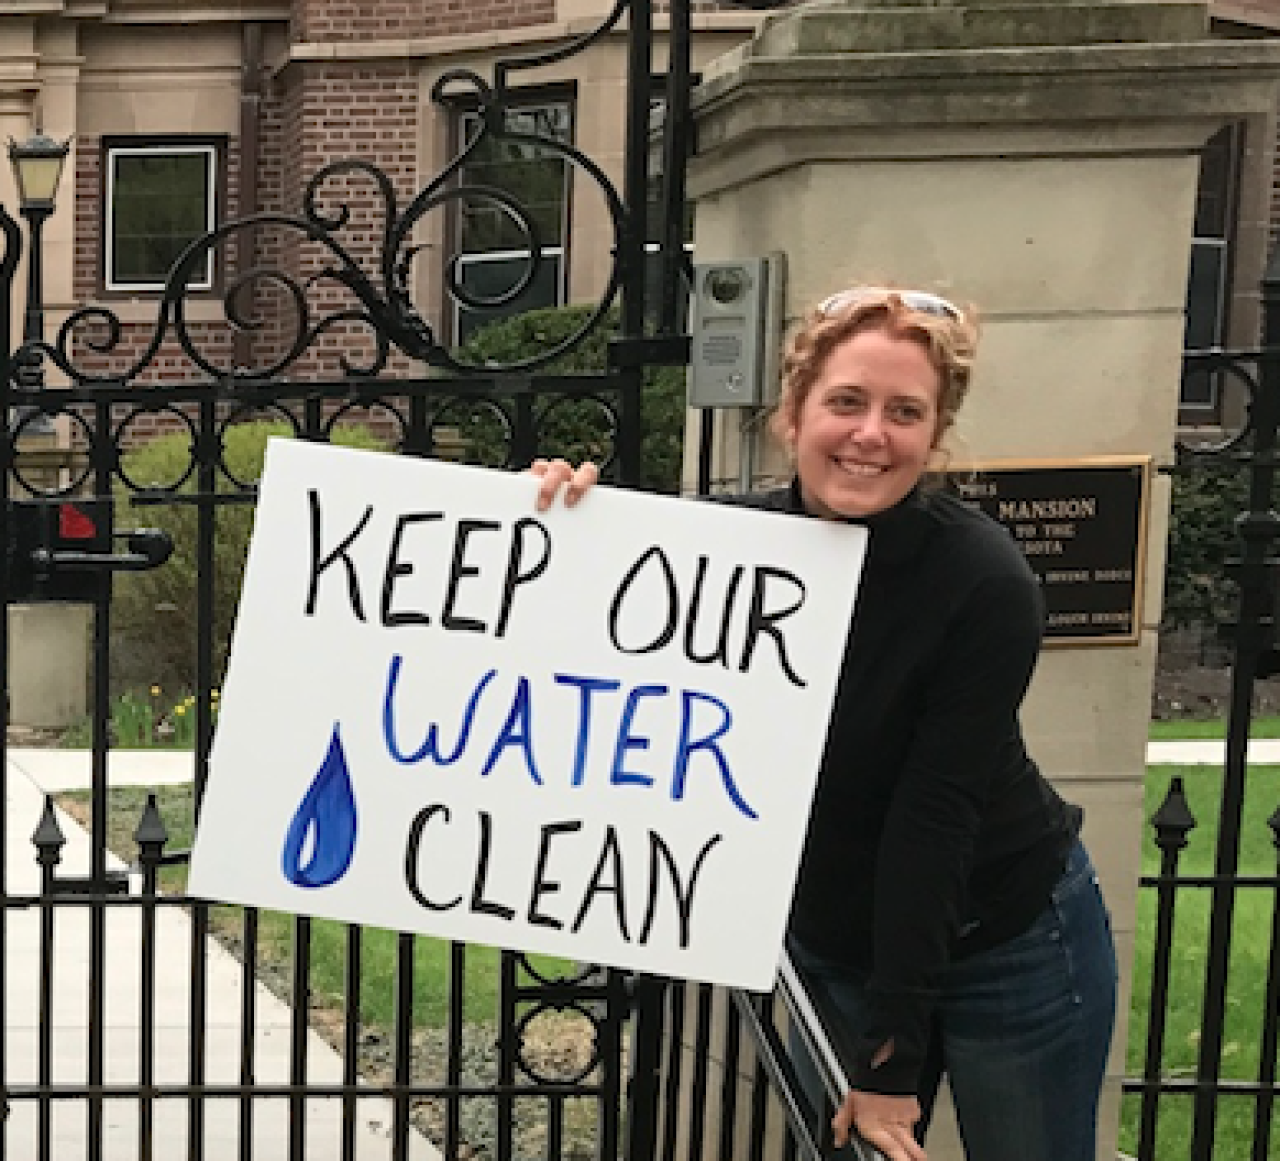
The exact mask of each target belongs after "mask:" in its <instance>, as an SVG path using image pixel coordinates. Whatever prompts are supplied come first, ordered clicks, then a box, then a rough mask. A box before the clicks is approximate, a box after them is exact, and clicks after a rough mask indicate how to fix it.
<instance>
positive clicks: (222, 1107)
mask: <svg viewBox="0 0 1280 1161" xmlns="http://www.w3.org/2000/svg"><path fill="white" fill-rule="evenodd" d="M108 771H109V784H111V785H125V784H136V785H147V786H152V785H160V784H164V783H180V782H184V781H190V780H191V778H192V776H193V765H192V759H191V755H189V754H182V753H173V752H162V751H145V752H128V751H122V752H117V753H114V754H112V756H111V761H110V764H109V766H108ZM88 773H89V760H88V756H87V755H86V754H84V753H78V752H75V751H59V750H18V749H14V750H10V751H9V768H8V776H7V779H6V786H5V789H6V793H5V820H6V834H5V839H6V844H7V846H6V852H7V866H6V868H5V875H6V884H7V893H8V895H9V896H11V897H12V896H23V895H35V894H37V893H38V891H39V884H40V876H39V868H38V867H37V865H36V861H35V848H34V847H33V846H32V843H31V835H32V832H33V831H34V830H35V828H36V825H37V823H38V822H39V819H40V815H41V811H42V809H43V804H44V793H45V792H46V791H49V792H53V791H57V790H62V789H68V788H72V787H75V786H85V785H87V784H88ZM59 821H60V824H61V826H62V830H63V833H64V834H65V836H66V838H67V844H66V846H65V847H64V848H63V852H62V853H63V860H62V864H61V867H60V870H61V871H63V872H65V873H67V874H71V875H77V874H85V873H87V871H88V869H89V857H90V848H89V840H88V836H87V835H86V834H85V832H84V831H83V830H82V829H81V828H80V827H79V826H78V825H76V823H75V822H74V821H73V820H71V819H70V818H68V817H67V816H65V815H60V818H59ZM116 865H117V866H118V865H119V864H116ZM46 916H48V917H49V920H51V921H52V922H53V943H52V954H45V953H46V952H47V951H48V950H49V949H48V948H47V947H45V946H44V944H45V938H44V937H45V934H46V933H44V932H42V922H45V921H49V920H46ZM54 916H56V918H54ZM0 922H4V923H5V925H6V926H5V938H6V943H5V950H4V956H5V960H4V967H5V996H4V1014H5V1020H4V1024H5V1028H4V1036H5V1041H4V1047H5V1080H6V1082H7V1084H8V1085H9V1086H10V1087H11V1088H12V1087H20V1086H25V1085H34V1084H35V1083H36V1082H37V1079H38V1077H39V1067H40V1058H39V1050H40V1043H41V1039H42V1037H46V1036H47V1038H48V1042H49V1044H50V1047H51V1050H52V1059H51V1062H50V1063H51V1075H52V1079H53V1081H54V1083H55V1084H56V1083H64V1084H72V1085H83V1084H85V1083H86V1081H87V1060H88V1053H89V1037H88V1033H87V1028H88V1026H89V1016H88V1003H89V981H90V973H91V970H92V968H91V965H92V957H91V942H90V910H89V908H87V907H75V906H58V907H57V908H56V909H52V910H50V911H42V910H41V909H40V908H39V907H38V906H31V907H25V908H23V907H19V908H9V909H6V910H5V911H4V912H3V915H2V916H0ZM103 923H104V936H105V938H104V946H105V963H104V965H103V986H104V991H105V996H106V1000H105V1009H104V1010H105V1019H104V1020H103V1029H102V1037H103V1049H104V1061H105V1065H104V1068H105V1079H106V1083H107V1084H117V1085H121V1086H127V1087H133V1088H136V1087H138V1085H139V1078H140V1067H141V1064H140V1062H141V1059H142V1040H143V1037H142V1023H143V1016H142V988H141V965H142V951H141V948H142V927H141V925H142V910H141V908H137V907H117V908H110V907H108V908H106V913H105V917H104V919H103ZM195 956H203V959H204V964H205V971H206V979H207V1000H206V1003H205V1005H204V1010H205V1021H204V1028H205V1038H206V1040H205V1043H206V1047H205V1052H204V1057H203V1069H204V1083H206V1084H210V1085H233V1084H237V1083H239V1082H240V1078H241V1073H242V1055H241V1053H242V1048H241V1041H242V1038H243V1037H242V1033H243V1031H244V1029H243V1025H242V1012H243V1010H244V1006H245V1004H244V999H245V997H244V992H243V987H244V981H243V972H242V969H241V966H240V964H239V962H238V961H237V960H236V959H234V958H233V957H232V956H231V955H230V954H228V953H227V952H226V951H225V950H223V948H222V947H221V946H220V945H219V944H217V943H216V942H214V941H212V940H208V941H206V942H205V944H204V945H203V946H202V947H201V946H197V945H195V942H194V940H193V937H192V929H191V923H190V920H189V917H188V915H187V913H186V911H185V910H183V909H181V908H178V907H161V908H158V909H157V911H156V931H155V963H156V965H157V972H156V986H155V993H154V1004H155V1008H154V1015H153V1017H152V1022H153V1028H154V1033H153V1035H152V1037H151V1047H152V1049H153V1051H154V1080H155V1082H156V1083H158V1084H164V1083H170V1084H181V1083H186V1082H187V1081H188V1079H189V1077H190V1075H191V1072H190V1060H189V1054H190V1050H191V1049H190V1045H191V1039H192V1038H191V1027H192V1019H191V988H192V977H193V971H192V968H193V963H194V957H195ZM42 982H45V983H47V984H48V985H49V986H50V987H51V993H52V1002H51V1005H50V1011H49V1018H48V1019H47V1020H42V1019H41V1015H40V988H41V984H42ZM252 998H253V1006H254V1008H255V1009H256V1010H255V1013H254V1017H253V1025H252V1026H253V1036H252V1044H253V1062H252V1073H251V1075H252V1077H253V1079H254V1081H255V1082H256V1083H259V1084H264V1085H276V1084H285V1083H288V1082H289V1081H290V1061H291V1055H292V1053H291V1043H292V1033H291V1020H290V1010H289V1008H288V1007H287V1006H286V1005H285V1004H283V1003H281V1002H280V1001H279V1000H277V999H276V998H275V996H274V995H272V993H271V992H270V991H268V990H267V989H266V988H265V987H263V986H262V985H261V984H257V985H255V986H254V991H253V997H252ZM303 1079H305V1081H307V1082H308V1083H313V1084H325V1083H327V1084H335V1083H338V1082H340V1081H341V1079H342V1061H341V1059H340V1058H339V1057H338V1055H337V1054H336V1053H335V1052H334V1051H333V1050H332V1049H331V1048H330V1047H329V1046H328V1044H327V1043H326V1042H325V1041H324V1040H323V1039H321V1038H320V1037H319V1036H318V1035H316V1034H315V1033H314V1032H308V1033H307V1036H306V1060H305V1073H304V1076H303ZM140 1103H141V1102H140V1101H139V1100H138V1099H137V1098H136V1097H135V1098H130V1099H118V1100H109V1101H106V1102H105V1104H104V1106H103V1107H104V1116H103V1120H104V1128H103V1133H102V1142H103V1152H102V1157H103V1161H136V1159H137V1158H138V1156H139V1155H140V1154H139V1108H140ZM153 1108H154V1126H155V1128H154V1141H155V1143H156V1150H157V1151H156V1156H157V1157H168V1156H177V1155H178V1154H179V1153H181V1154H182V1155H184V1156H185V1149H186V1141H187V1131H188V1112H189V1106H188V1102H187V1101H186V1100H184V1099H174V1098H169V1099H165V1100H157V1101H155V1102H154V1104H153ZM306 1108H307V1112H306V1128H305V1148H304V1155H305V1156H306V1158H307V1161H338V1158H340V1157H341V1156H342V1124H343V1109H342V1104H341V1101H340V1100H338V1099H336V1098H312V1099H308V1101H307V1105H306ZM86 1111H87V1106H86V1103H85V1102H84V1101H82V1100H78V1099H77V1100H66V1101H58V1102H54V1103H53V1105H52V1113H51V1122H52V1134H51V1142H50V1153H49V1156H50V1157H51V1158H52V1159H54V1161H57V1159H59V1158H63V1157H67V1158H70V1157H85V1156H88V1153H87V1151H86V1135H87V1124H86V1121H87V1117H86ZM240 1113H241V1109H240V1102H239V1101H237V1100H236V1099H234V1098H227V1097H221V1098H210V1099H208V1100H206V1101H205V1102H204V1112H203V1116H204V1122H205V1124H204V1133H203V1137H204V1142H205V1153H204V1155H205V1156H207V1157H209V1158H223V1157H236V1156H239V1155H240V1152H239V1145H240V1124H239V1122H240ZM37 1118H38V1107H37V1105H36V1103H35V1102H34V1101H32V1100H29V1099H28V1100H18V1099H13V1100H11V1101H10V1106H9V1116H8V1118H7V1120H6V1121H5V1122H4V1124H3V1126H2V1127H0V1157H11V1158H14V1159H15V1161H16V1159H19V1158H21V1159H23V1161H26V1159H28V1158H30V1159H32V1161H34V1159H35V1158H37V1157H38V1156H39V1153H38V1151H37V1124H38V1121H37ZM354 1119H355V1121H356V1125H355V1137H356V1152H355V1154H354V1156H355V1158H356V1159H357V1161H388V1159H389V1158H390V1157H391V1155H392V1145H391V1135H390V1134H391V1126H392V1124H393V1117H392V1107H391V1104H390V1102H389V1101H387V1100H386V1099H385V1098H383V1097H381V1096H377V1095H373V1094H371V1095H370V1096H368V1097H361V1098H360V1100H359V1102H358V1104H357V1108H356V1113H355V1118H354ZM290 1130H291V1126H290V1115H289V1105H288V1103H287V1101H285V1100H282V1099H270V1100H268V1099H260V1100H255V1101H254V1102H253V1122H252V1129H251V1134H252V1141H253V1152H252V1156H253V1157H254V1158H255V1161H285V1159H286V1158H288V1157H290V1156H291V1155H293V1154H291V1152H290V1148H289V1142H290ZM409 1156H410V1158H412V1159H413V1161H436V1159H437V1158H438V1157H439V1153H438V1152H437V1151H436V1149H435V1148H433V1147H432V1145H431V1144H430V1143H429V1142H428V1141H427V1140H426V1139H425V1138H424V1137H422V1136H420V1135H418V1134H416V1133H414V1134H411V1137H410V1148H409Z"/></svg>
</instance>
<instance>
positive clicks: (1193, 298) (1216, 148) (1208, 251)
mask: <svg viewBox="0 0 1280 1161" xmlns="http://www.w3.org/2000/svg"><path fill="white" fill-rule="evenodd" d="M1242 137H1243V126H1242V125H1240V124H1235V125H1228V126H1226V127H1225V128H1223V129H1220V130H1219V131H1218V132H1217V133H1215V134H1214V135H1213V136H1212V137H1211V138H1210V139H1209V141H1208V143H1207V144H1206V145H1205V147H1204V150H1203V151H1202V153H1201V155H1200V183H1199V186H1198V187H1197V191H1196V217H1195V234H1194V237H1193V238H1192V241H1191V271H1190V275H1189V277H1188V280H1187V320H1186V332H1185V336H1184V345H1185V346H1186V348H1187V349H1188V350H1193V351H1199V350H1205V349H1206V348H1209V347H1216V346H1221V345H1222V344H1223V343H1224V342H1225V341H1226V336H1227V318H1228V305H1229V303H1230V295H1231V247H1232V245H1233V242H1234V239H1235V224H1236V196H1237V191H1238V188H1239V173H1240V152H1241V139H1242ZM1219 379H1220V376H1219V375H1218V374H1215V373H1210V372H1206V371H1189V372H1187V373H1186V374H1184V375H1183V377H1182V390H1181V394H1180V396H1179V402H1178V407H1179V412H1180V416H1179V417H1180V419H1181V420H1182V422H1184V423H1213V422H1216V421H1217V419H1218V413H1219V408H1220V403H1221V384H1220V382H1219Z"/></svg>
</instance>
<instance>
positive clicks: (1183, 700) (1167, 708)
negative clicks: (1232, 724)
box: [1151, 631, 1280, 721]
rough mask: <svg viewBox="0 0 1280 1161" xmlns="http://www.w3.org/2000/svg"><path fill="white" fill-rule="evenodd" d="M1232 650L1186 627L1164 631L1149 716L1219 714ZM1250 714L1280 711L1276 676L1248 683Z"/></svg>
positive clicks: (1227, 693) (1227, 697)
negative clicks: (1173, 632) (1174, 631)
mask: <svg viewBox="0 0 1280 1161" xmlns="http://www.w3.org/2000/svg"><path fill="white" fill-rule="evenodd" d="M1231 662H1232V657H1231V652H1230V650H1229V649H1228V648H1226V647H1224V646H1223V645H1221V644H1219V643H1218V642H1216V641H1213V640H1209V639H1205V638H1202V637H1200V636H1199V635H1196V634H1193V633H1191V632H1189V631H1184V632H1182V633H1178V634H1166V636H1165V637H1163V638H1162V639H1161V642H1160V652H1159V654H1158V656H1157V659H1156V674H1155V685H1154V692H1153V696H1152V699H1151V716H1152V717H1153V718H1155V719H1157V720H1160V721H1169V720H1173V719H1178V718H1197V719H1198V718H1223V717H1226V716H1227V710H1228V707H1229V705H1230V701H1231V682H1232V668H1231ZM1253 712H1254V714H1255V715H1263V714H1280V677H1276V678H1269V679H1267V680H1265V681H1257V682H1255V683H1254V687H1253Z"/></svg>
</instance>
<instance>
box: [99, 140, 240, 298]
mask: <svg viewBox="0 0 1280 1161" xmlns="http://www.w3.org/2000/svg"><path fill="white" fill-rule="evenodd" d="M219 154H220V149H219V146H218V144H217V143H215V142H209V141H204V142H193V141H190V140H188V141H171V142H154V141H149V142H136V141H132V142H127V143H126V142H118V141H117V142H107V143H106V144H105V147H104V155H103V169H104V197H103V202H102V204H103V207H104V208H103V231H102V237H103V258H104V261H103V270H104V278H103V281H104V284H105V286H106V289H107V290H108V291H126V292H136V291H156V290H162V289H164V284H165V281H166V279H167V278H168V275H169V271H170V269H171V268H172V266H173V264H174V262H175V261H176V260H177V258H178V256H179V255H180V254H181V253H182V252H183V250H185V249H186V247H187V245H188V244H189V243H190V242H192V241H193V240H194V239H196V238H199V237H201V236H202V235H204V234H206V233H208V232H209V231H210V230H213V229H214V228H215V227H216V226H217V221H218V175H219V168H220V167H219ZM216 276H217V271H216V269H215V265H214V256H213V253H212V252H209V253H206V254H205V255H203V257H202V258H201V260H200V261H199V262H197V263H196V265H195V266H194V268H193V269H192V271H191V276H190V278H189V279H188V281H187V288H188V289H190V290H212V289H213V288H214V285H215V282H216Z"/></svg>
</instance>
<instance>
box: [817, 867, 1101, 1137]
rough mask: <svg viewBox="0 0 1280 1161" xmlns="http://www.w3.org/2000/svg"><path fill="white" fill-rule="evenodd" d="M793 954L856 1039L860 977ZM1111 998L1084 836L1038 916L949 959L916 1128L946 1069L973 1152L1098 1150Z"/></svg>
mask: <svg viewBox="0 0 1280 1161" xmlns="http://www.w3.org/2000/svg"><path fill="white" fill-rule="evenodd" d="M792 958H793V959H794V961H795V964H796V967H797V969H798V970H799V972H800V974H801V976H802V977H803V979H804V980H805V983H806V985H807V986H808V988H809V990H810V992H811V994H812V999H813V1001H814V1003H815V1005H816V1006H817V1007H818V1008H819V1010H821V1011H824V1012H826V1013H830V1014H831V1015H829V1016H828V1019H829V1020H833V1021H838V1022H839V1024H840V1025H841V1027H840V1029H839V1031H840V1032H841V1033H843V1034H845V1035H847V1036H848V1038H849V1043H853V1042H856V1040H857V1037H858V1030H859V1027H860V1024H861V1020H862V1005H863V1000H862V994H863V984H864V982H865V981H864V980H862V979H860V978H859V976H858V973H857V972H856V971H853V970H851V969H850V968H848V967H847V966H845V965H843V964H837V963H833V962H831V961H829V960H824V959H822V958H821V957H819V956H815V955H813V954H812V953H810V952H807V951H806V950H805V949H804V948H803V947H798V946H796V947H793V949H792ZM1115 1003H1116V958H1115V949H1114V946H1113V944H1112V941H1111V926H1110V921H1109V919H1108V916H1107V910H1106V906H1105V905H1104V903H1103V900H1102V894H1101V892H1100V891H1099V889H1098V880H1097V875H1096V874H1095V872H1094V869H1093V865H1092V863H1091V862H1090V861H1089V856H1088V854H1087V852H1086V851H1085V849H1084V846H1083V845H1082V844H1080V843H1077V844H1076V845H1075V847H1074V848H1073V850H1072V851H1071V854H1070V856H1069V858H1068V862H1067V868H1066V870H1065V871H1064V873H1063V875H1062V878H1061V879H1060V880H1059V882H1058V885H1057V887H1056V888H1055V889H1054V892H1053V896H1052V898H1051V900H1050V903H1049V906H1048V907H1046V908H1045V910H1044V911H1043V912H1042V913H1041V914H1040V916H1039V918H1037V919H1036V921H1035V922H1034V923H1033V924H1032V925H1031V927H1029V928H1028V929H1027V930H1026V931H1024V932H1023V933H1022V934H1021V935H1019V936H1017V937H1016V938H1014V939H1011V940H1009V941H1008V942H1007V943H1003V944H1001V945H999V946H998V947H994V948H992V949H991V950H989V951H984V952H979V953H978V954H976V955H973V956H970V957H968V958H966V959H962V960H957V961H956V962H955V963H953V964H952V965H951V966H950V967H949V968H948V969H947V972H946V975H945V976H944V979H943V984H942V989H941V995H940V997H939V1001H938V1006H937V1009H936V1014H935V1019H934V1026H933V1028H932V1030H931V1036H930V1049H929V1054H928V1059H927V1061H926V1066H925V1069H924V1071H923V1073H922V1075H921V1083H920V1093H919V1098H920V1104H921V1107H922V1108H923V1109H924V1110H925V1113H924V1121H923V1122H922V1130H921V1136H923V1126H924V1125H927V1123H928V1118H929V1116H930V1113H931V1112H932V1108H933V1102H934V1098H935V1097H936V1096H937V1091H938V1085H939V1084H940V1082H941V1079H942V1076H943V1074H944V1073H945V1074H946V1076H947V1080H948V1082H949V1084H950V1086H951V1095H952V1100H953V1102H954V1105H955V1111H956V1119H957V1121H958V1122H959V1125H960V1133H961V1136H962V1138H963V1140H964V1147H965V1155H966V1156H967V1157H969V1158H970V1159H971V1161H1095V1157H1096V1150H1097V1145H1096V1141H1097V1112H1098V1094H1099V1091H1100V1089H1101V1087H1102V1080H1103V1076H1104V1075H1105V1072H1106V1060H1107V1050H1108V1048H1109V1046H1110V1043H1111V1033H1112V1029H1113V1026H1114V1022H1115ZM843 1038H844V1037H843V1036H841V1037H840V1039H843ZM796 1066H797V1071H798V1072H799V1073H800V1075H801V1077H802V1079H803V1080H804V1083H805V1086H806V1088H807V1089H808V1090H809V1093H810V1096H811V1097H813V1098H814V1101H813V1103H814V1104H815V1105H816V1107H819V1108H821V1107H823V1106H822V1101H821V1100H820V1099H818V1098H819V1093H820V1089H819V1088H818V1081H817V1075H816V1073H815V1072H814V1071H813V1070H812V1068H811V1067H810V1066H808V1064H807V1062H806V1061H804V1060H803V1059H802V1057H799V1056H798V1057H797V1060H796Z"/></svg>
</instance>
